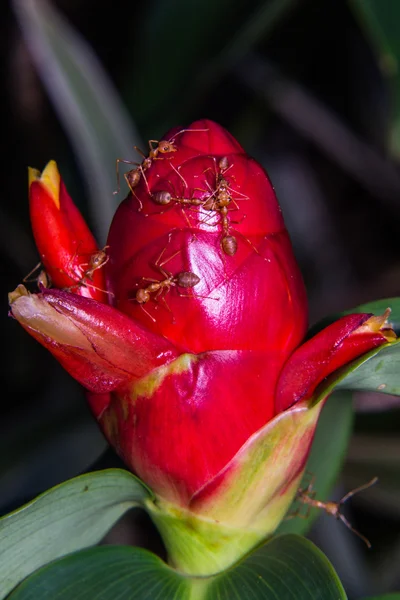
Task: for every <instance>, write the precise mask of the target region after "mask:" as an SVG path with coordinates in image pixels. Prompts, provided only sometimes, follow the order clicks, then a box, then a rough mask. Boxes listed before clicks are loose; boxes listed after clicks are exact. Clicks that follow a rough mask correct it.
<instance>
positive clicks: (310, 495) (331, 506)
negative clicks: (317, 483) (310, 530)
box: [293, 477, 378, 548]
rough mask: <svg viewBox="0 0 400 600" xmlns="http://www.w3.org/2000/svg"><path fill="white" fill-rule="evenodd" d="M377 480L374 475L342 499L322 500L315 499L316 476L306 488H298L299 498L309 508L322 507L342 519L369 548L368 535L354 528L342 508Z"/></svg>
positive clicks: (329, 513) (336, 517)
mask: <svg viewBox="0 0 400 600" xmlns="http://www.w3.org/2000/svg"><path fill="white" fill-rule="evenodd" d="M377 481H378V478H377V477H374V478H373V479H371V481H369V482H368V483H364V484H363V485H360V486H359V487H357V488H355V489H354V490H351V491H350V492H348V493H347V494H346V495H345V496H343V498H342V499H341V500H339V502H333V501H329V502H322V501H321V500H316V499H315V495H316V492H315V491H314V490H313V483H314V478H313V480H312V481H311V483H310V484H309V485H308V486H307V487H306V488H300V489H299V490H298V492H297V500H299V501H300V502H302V503H303V504H307V505H308V507H309V509H311V508H320V509H322V510H324V511H325V512H326V513H327V514H328V515H331V516H332V517H334V518H335V519H337V520H340V521H342V523H344V524H345V525H346V527H347V528H348V529H350V531H352V532H353V533H354V534H355V535H357V536H358V537H359V538H360V539H361V540H362V541H363V542H364V543H365V544H366V545H367V547H368V548H371V544H370V542H369V540H368V539H367V538H366V537H364V536H363V535H362V534H361V533H359V532H358V531H357V530H356V529H354V527H352V526H351V525H350V523H349V521H348V520H347V519H346V517H345V516H344V515H343V514H342V513H341V508H342V506H343V504H345V502H347V500H349V498H352V497H353V496H354V495H355V494H358V493H359V492H362V491H363V490H366V489H368V488H370V487H371V486H373V485H375V483H376V482H377ZM308 515H309V511H308V513H307V514H305V515H301V516H303V517H304V518H307V517H308ZM293 516H300V515H299V514H297V515H293Z"/></svg>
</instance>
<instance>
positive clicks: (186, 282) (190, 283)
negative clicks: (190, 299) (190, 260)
mask: <svg viewBox="0 0 400 600" xmlns="http://www.w3.org/2000/svg"><path fill="white" fill-rule="evenodd" d="M199 281H200V277H198V276H197V275H196V273H192V272H191V271H182V272H181V273H178V275H177V276H176V284H177V285H178V286H179V287H183V288H192V287H194V286H195V285H197V284H198V283H199Z"/></svg>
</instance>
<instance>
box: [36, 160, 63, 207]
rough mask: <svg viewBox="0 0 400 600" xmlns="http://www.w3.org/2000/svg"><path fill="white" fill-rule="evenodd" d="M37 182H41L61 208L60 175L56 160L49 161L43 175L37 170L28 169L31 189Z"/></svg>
mask: <svg viewBox="0 0 400 600" xmlns="http://www.w3.org/2000/svg"><path fill="white" fill-rule="evenodd" d="M36 181H37V182H40V184H41V185H42V186H43V187H44V188H45V190H46V192H47V193H48V194H49V196H50V198H52V200H53V202H54V204H55V205H56V206H57V208H60V173H59V171H58V167H57V163H56V161H55V160H51V161H49V162H48V163H47V165H46V166H45V168H44V170H43V172H42V173H40V171H38V170H37V169H33V168H32V167H28V182H29V189H30V188H31V185H32V183H34V182H36Z"/></svg>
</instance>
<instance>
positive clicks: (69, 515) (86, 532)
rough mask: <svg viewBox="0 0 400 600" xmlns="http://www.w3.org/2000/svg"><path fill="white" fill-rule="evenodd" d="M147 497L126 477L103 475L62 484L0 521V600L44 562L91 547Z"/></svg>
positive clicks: (115, 472) (114, 472)
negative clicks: (128, 511) (127, 512)
mask: <svg viewBox="0 0 400 600" xmlns="http://www.w3.org/2000/svg"><path fill="white" fill-rule="evenodd" d="M151 497H152V494H151V492H150V491H149V490H148V488H146V487H145V486H144V484H142V482H141V481H140V480H139V479H138V478H137V477H135V476H134V475H132V474H130V473H129V472H128V471H124V470H122V469H107V470H105V471H97V472H95V473H88V474H86V475H81V476H80V477H76V478H74V479H71V480H69V481H66V482H65V483H62V484H61V485H58V486H56V487H54V488H52V489H51V490H49V491H47V492H45V493H44V494H42V495H40V496H38V498H36V499H35V500H33V501H32V502H30V503H29V504H26V505H25V506H23V507H22V508H20V509H18V510H16V511H14V512H12V513H10V514H9V515H6V516H5V517H3V518H2V519H0V599H3V598H5V597H6V595H7V594H8V592H9V591H10V590H12V589H13V588H14V587H15V586H16V585H17V583H19V582H20V581H21V580H22V579H24V578H25V577H26V576H27V575H29V574H30V573H32V572H33V571H34V570H36V569H37V568H39V567H41V566H42V565H44V564H46V563H48V562H49V561H50V560H53V559H54V558H57V557H60V556H64V555H65V554H68V553H69V552H73V551H74V550H79V549H81V548H85V547H87V546H91V545H93V544H97V543H98V542H99V541H100V540H101V539H102V538H103V537H104V535H105V534H106V533H107V531H108V530H109V529H110V527H111V526H112V525H113V524H114V523H115V522H116V521H117V520H118V519H119V518H120V517H121V516H122V515H123V514H124V513H125V512H126V511H127V510H129V509H130V508H133V507H134V506H139V505H142V504H143V502H144V500H146V499H147V498H151ZM38 597H40V596H38Z"/></svg>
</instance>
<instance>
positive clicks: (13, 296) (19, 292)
mask: <svg viewBox="0 0 400 600" xmlns="http://www.w3.org/2000/svg"><path fill="white" fill-rule="evenodd" d="M21 296H29V292H28V290H27V289H26V287H25V286H24V285H22V283H20V284H19V285H18V286H17V287H16V288H15V290H14V291H13V292H10V293H9V294H8V303H9V305H10V306H11V304H13V302H15V301H16V300H18V298H21Z"/></svg>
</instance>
